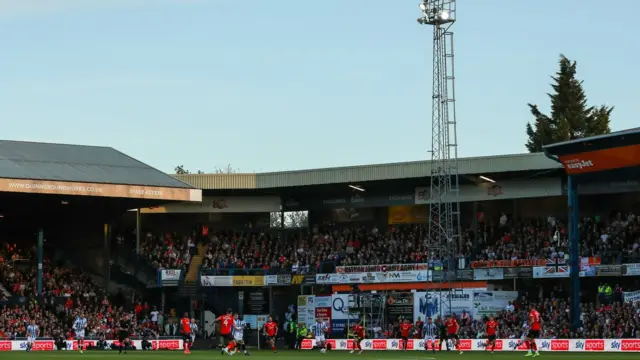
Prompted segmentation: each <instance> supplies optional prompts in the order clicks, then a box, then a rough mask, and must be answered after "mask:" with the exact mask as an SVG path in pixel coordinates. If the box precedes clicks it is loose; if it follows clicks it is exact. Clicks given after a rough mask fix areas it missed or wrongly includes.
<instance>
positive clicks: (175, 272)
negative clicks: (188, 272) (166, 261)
mask: <svg viewBox="0 0 640 360" xmlns="http://www.w3.org/2000/svg"><path fill="white" fill-rule="evenodd" d="M181 273H182V270H180V269H163V270H162V272H161V274H160V280H162V281H165V280H168V281H172V280H180V274H181Z"/></svg>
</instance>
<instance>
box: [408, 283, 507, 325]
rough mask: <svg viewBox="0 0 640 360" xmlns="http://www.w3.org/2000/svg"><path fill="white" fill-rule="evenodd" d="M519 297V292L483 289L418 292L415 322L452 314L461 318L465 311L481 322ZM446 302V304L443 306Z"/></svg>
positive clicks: (414, 310) (415, 300)
mask: <svg viewBox="0 0 640 360" xmlns="http://www.w3.org/2000/svg"><path fill="white" fill-rule="evenodd" d="M517 297H518V292H517V291H486V290H482V289H465V290H462V291H451V292H448V291H447V292H442V293H440V292H437V291H428V292H424V291H421V292H416V293H414V295H413V318H414V319H413V320H414V322H415V321H417V320H418V317H420V318H422V320H423V321H424V320H425V319H426V318H429V317H437V316H438V315H440V314H444V315H446V313H447V312H448V311H449V310H451V312H452V313H454V314H456V315H457V316H460V314H462V312H463V311H465V312H466V313H468V314H469V316H471V317H473V318H475V319H477V320H480V319H482V317H484V316H488V315H491V314H495V313H497V312H498V311H500V310H504V308H505V307H506V306H507V304H508V303H509V301H514V300H516V299H517ZM443 302H444V304H443Z"/></svg>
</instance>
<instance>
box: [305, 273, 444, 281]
mask: <svg viewBox="0 0 640 360" xmlns="http://www.w3.org/2000/svg"><path fill="white" fill-rule="evenodd" d="M432 274H433V273H432V271H431V270H408V271H372V272H356V273H345V274H316V283H317V284H393V283H408V282H427V281H431V280H432Z"/></svg>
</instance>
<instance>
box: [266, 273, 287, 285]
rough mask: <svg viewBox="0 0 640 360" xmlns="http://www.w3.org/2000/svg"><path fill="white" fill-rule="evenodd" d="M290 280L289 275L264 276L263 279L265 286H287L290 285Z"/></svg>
mask: <svg viewBox="0 0 640 360" xmlns="http://www.w3.org/2000/svg"><path fill="white" fill-rule="evenodd" d="M291 282H292V278H291V275H289V274H283V275H266V276H265V277H264V284H265V285H275V286H287V285H291Z"/></svg>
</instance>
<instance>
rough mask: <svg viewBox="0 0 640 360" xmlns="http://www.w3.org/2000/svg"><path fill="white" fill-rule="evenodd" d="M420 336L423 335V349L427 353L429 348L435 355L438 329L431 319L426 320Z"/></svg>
mask: <svg viewBox="0 0 640 360" xmlns="http://www.w3.org/2000/svg"><path fill="white" fill-rule="evenodd" d="M422 334H424V349H425V350H427V351H429V347H431V350H432V351H433V352H434V353H435V352H436V337H437V336H438V327H437V326H436V324H434V323H433V320H432V319H431V318H428V319H427V322H426V324H424V326H423V327H422ZM429 345H431V346H429Z"/></svg>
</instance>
